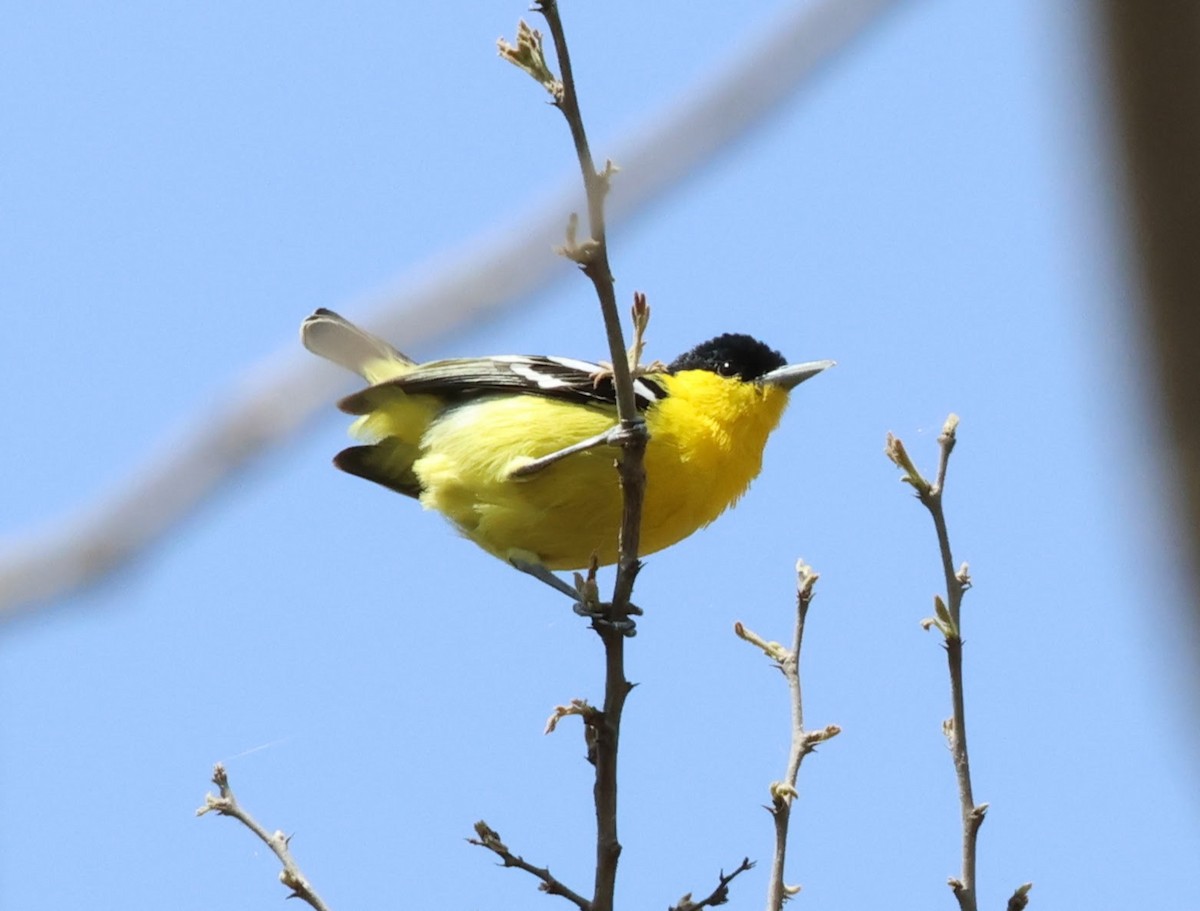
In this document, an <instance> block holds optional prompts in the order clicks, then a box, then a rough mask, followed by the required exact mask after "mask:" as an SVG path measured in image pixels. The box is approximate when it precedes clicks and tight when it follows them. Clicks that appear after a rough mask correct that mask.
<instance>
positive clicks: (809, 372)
mask: <svg viewBox="0 0 1200 911" xmlns="http://www.w3.org/2000/svg"><path fill="white" fill-rule="evenodd" d="M836 365H837V361H809V362H808V363H807V364H785V365H784V366H782V367H778V368H776V369H775V370H772V371H771V372H770V373H764V374H763V375H762V376H760V377H759V378H758V381H759V382H760V383H768V384H770V385H772V386H778V387H779V388H780V389H794V388H796V387H797V386H799V385H800V384H801V383H803V382H804V381H805V380H807V379H808V378H809V377H814V376H816V375H817V374H818V373H820V372H821V371H822V370H828V369H829V368H830V367H833V366H836Z"/></svg>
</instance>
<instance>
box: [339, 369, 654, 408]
mask: <svg viewBox="0 0 1200 911" xmlns="http://www.w3.org/2000/svg"><path fill="white" fill-rule="evenodd" d="M392 391H400V392H403V393H405V394H406V395H432V396H436V397H437V398H439V399H442V400H444V401H445V402H446V403H447V404H448V405H450V404H455V403H458V402H462V401H466V400H469V399H473V398H479V397H480V396H486V395H505V394H507V395H540V396H545V397H546V398H553V399H560V400H563V401H567V402H576V403H578V404H581V405H587V404H593V405H615V404H616V392H615V390H614V388H613V382H612V375H611V373H608V372H606V371H605V370H604V369H603V368H602V367H601V366H600V365H599V364H593V363H590V362H588V361H577V360H574V359H572V358H563V357H545V356H541V355H502V356H498V357H480V358H455V359H452V360H445V361H431V362H430V363H428V364H419V365H418V366H416V367H414V368H413V369H412V370H410V371H409V372H407V373H405V374H403V375H402V376H398V377H396V378H395V379H391V380H387V381H386V382H383V383H379V384H377V385H375V386H371V387H370V388H368V389H364V390H363V391H362V392H357V393H355V394H354V395H351V396H348V397H347V398H345V399H343V400H342V401H341V402H340V403H339V405H340V407H341V409H342V410H343V411H346V412H349V413H350V414H367V413H368V412H370V411H372V410H374V408H375V407H376V405H377V404H378V402H379V396H381V395H387V394H388V393H390V392H392ZM634 395H635V398H636V400H637V407H638V410H639V411H644V410H645V409H646V408H648V407H649V406H650V405H652V404H653V403H654V402H656V401H658V400H659V399H661V398H664V397H666V395H667V390H666V387H665V386H663V385H662V383H659V382H656V381H655V379H654V377H653V376H642V377H639V378H637V379H636V380H635V381H634Z"/></svg>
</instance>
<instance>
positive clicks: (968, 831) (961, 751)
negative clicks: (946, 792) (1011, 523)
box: [885, 414, 1029, 911]
mask: <svg viewBox="0 0 1200 911" xmlns="http://www.w3.org/2000/svg"><path fill="white" fill-rule="evenodd" d="M957 431H958V416H957V415H954V414H951V415H950V416H949V417H948V418H947V419H946V423H945V424H944V425H943V427H942V432H941V434H940V435H939V436H938V447H939V457H938V468H937V477H936V480H935V481H934V482H933V483H930V482H929V481H928V480H927V479H926V478H925V477H924V476H923V475H922V474H921V473H920V471H918V470H917V468H916V466H915V465H914V464H913V462H912V460H911V459H909V457H908V453H907V452H906V451H905V449H904V444H903V443H902V442H900V440H898V439H896V438H895V437H893V436H892V435H891V434H890V433H889V434H888V437H887V446H886V449H885V452H886V453H887V456H888V458H890V459H891V460H892V461H893V462H894V463H895V464H896V465H897V466H898V467H899V468H900V469H901V470H902V471H903V472H904V477H902V478H901V480H902V481H904V482H905V483H907V484H911V485H912V487H913V488H914V489H915V490H916V491H917V498H918V499H919V500H920V501H921V503H922V505H923V506H925V508H926V509H928V510H929V514H930V515H931V516H932V517H933V526H934V530H935V531H936V532H937V539H938V551H939V553H940V556H941V563H942V573H943V575H944V577H945V580H946V600H945V601H943V600H942V598H941V597H940V596H935V598H934V616H933V617H931V618H928V619H926V620H923V621H922V622H921V625H922V626H924V627H925V628H926V629H929V628H931V627H936V628H937V629H938V630H939V631H940V632H941V634H942V639H943V642H944V644H945V647H946V662H947V665H948V668H949V672H950V701H951V704H952V712H953V714H952V716H951V717H950V718H948V719H946V721H945V722H944V723H943V724H942V732H943V733H944V734H945V736H946V741H947V743H948V744H949V746H950V755H951V757H952V758H953V760H954V773H955V777H956V778H957V780H958V797H959V810H960V814H961V817H962V871H961V873H960V874H959V875H958V876H957V877H951V878H950V880H949V881H948V882H949V885H950V888H951V890H953V892H954V897H955V898H956V899H958V905H959V908H960V911H976V909H977V908H978V895H977V893H976V884H975V871H976V855H977V853H978V852H977V849H978V843H979V828H980V826H982V825H983V819H984V816H985V815H986V814H987V809H988V805H987V804H986V803H981V804H976V803H975V796H974V792H973V790H972V786H971V760H970V754H969V752H968V750H967V716H966V708H965V703H964V690H965V687H964V684H963V638H962V600H963V595H964V594H965V593H966V591H967V589H969V588H970V587H971V576H970V573H969V571H968V568H967V564H965V563H964V564H962V566H960V567H959V568H958V569H957V570H956V569H955V568H954V556H953V553H952V549H951V547H950V533H949V531H948V530H947V528H946V514H945V510H944V509H943V507H942V493H943V488H944V486H945V483H946V469H947V467H948V466H949V463H950V453H951V452H953V451H954V445H955V443H956V441H957ZM1022 889H1024V890H1025V891H1024V892H1022V891H1021V890H1022ZM1028 891H1029V890H1028V889H1027V888H1026V887H1024V886H1022V887H1021V889H1018V890H1017V892H1016V893H1014V895H1013V898H1012V899H1011V900H1010V902H1009V906H1010V908H1011V907H1013V905H1012V902H1013V901H1016V900H1018V899H1021V900H1027V899H1025V897H1024V896H1025V894H1026V893H1028Z"/></svg>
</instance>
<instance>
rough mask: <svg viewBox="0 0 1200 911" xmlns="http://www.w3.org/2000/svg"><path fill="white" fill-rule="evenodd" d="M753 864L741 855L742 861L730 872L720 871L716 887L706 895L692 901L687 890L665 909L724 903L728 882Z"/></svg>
mask: <svg viewBox="0 0 1200 911" xmlns="http://www.w3.org/2000/svg"><path fill="white" fill-rule="evenodd" d="M753 866H754V861H752V860H751V859H750V858H749V857H743V858H742V862H741V863H740V864H738V866H737V869H736V870H734V871H733V872H732V873H729V874H728V875H727V874H726V873H725V871H724V870H722V871H721V873H720V876H719V877H718V880H717V888H715V889H713V890H712V892H710V893H709V894H708V896H707V897H705V898H702V899H701V900H700V901H698V902H696V901H692V893H691V892H689V893H688V894H687V895H685V896H683V898H681V899H679V903H678V904H676V905H672V906H671V907H670V908H668V909H667V911H700V909H701V908H715V907H716V906H717V905H723V904H725V902H727V901H729V884H730V883H731V882H733V881H734V880H735V879H737V878H738V876H740V875H741V874H743V873H745V872H746V871H747V870H749V869H751V868H752V867H753Z"/></svg>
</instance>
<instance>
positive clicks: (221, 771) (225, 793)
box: [196, 762, 329, 911]
mask: <svg viewBox="0 0 1200 911" xmlns="http://www.w3.org/2000/svg"><path fill="white" fill-rule="evenodd" d="M212 781H213V784H215V785H216V786H217V789H218V791H219V794H218V795H217V796H213V795H212V794H211V793H210V794H205V795H204V806H202V807H200V808H199V809H198V810H196V815H197V816H203V815H204V814H205V813H219V814H220V815H222V816H232V817H233V818H234V819H236V820H237V821H238V822H240V823H241V824H242V825H244V826H245V827H246V828H247V829H249V830H250V831H251V832H253V833H254V834H255V835H257V836H258V837H259V838H260V839H262V842H263V843H264V844H265V845H266V846H267V847H268V848H270V849H271V850H272V851H273V852H275V856H276V857H278V858H279V862H280V863H281V864H283V870H282V871H281V872H280V874H279V881H280V882H281V883H283V884H284V885H285V886H287V887H288V888H289V889H291V890H292V894H291V895H289V896H288V898H299V899H302V900H303V901H305V902H307V903H308V904H309V905H310V906H311V907H312V908H313V909H314V911H329V906H328V905H326V904H325V902H324V901H322V900H321V897H320V896H319V895H317V893H316V891H315V890H314V889H313V887H312V886H311V885H310V884H309V882H308V878H307V877H306V876H305V875H304V873H303V871H301V869H300V867H299V866H298V865H297V864H296V861H295V860H294V859H293V857H292V852H291V849H290V847H289V842H290V841H291V837H290V836H288V835H284V834H283V833H282V832H280V831H279V830H278V829H277V830H276V831H275V832H268V831H267V830H266V829H265V828H264V827H263V826H262V825H261V824H260V823H259V822H258V820H256V819H255V818H254V817H253V816H251V815H250V814H249V813H248V812H246V811H245V810H244V809H242V806H241V805H240V804H239V803H238V802H237V798H236V797H235V796H234V795H233V789H232V788H231V787H229V776H228V775H227V774H226V772H225V766H224V765H222V764H221V763H219V762H218V763H217V764H216V765H215V766H213V777H212Z"/></svg>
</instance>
